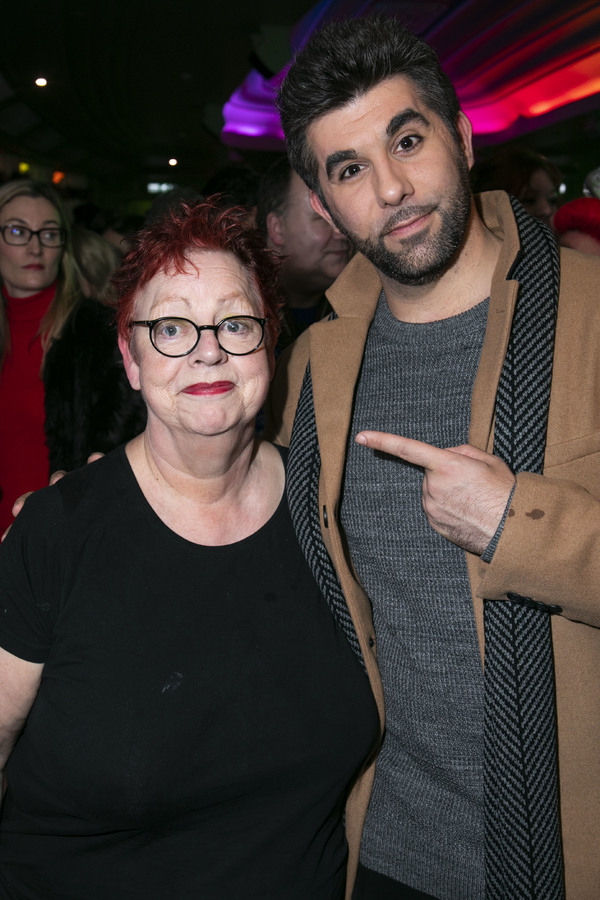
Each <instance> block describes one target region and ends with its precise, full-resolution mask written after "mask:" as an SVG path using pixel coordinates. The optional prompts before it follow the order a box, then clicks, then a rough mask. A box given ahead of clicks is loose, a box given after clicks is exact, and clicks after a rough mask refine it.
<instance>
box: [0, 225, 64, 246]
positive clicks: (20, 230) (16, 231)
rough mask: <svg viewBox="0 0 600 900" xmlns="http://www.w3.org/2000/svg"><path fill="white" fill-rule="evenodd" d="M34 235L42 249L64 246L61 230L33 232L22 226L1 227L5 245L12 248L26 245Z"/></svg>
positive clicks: (49, 229)
mask: <svg viewBox="0 0 600 900" xmlns="http://www.w3.org/2000/svg"><path fill="white" fill-rule="evenodd" d="M34 234H36V235H37V236H38V237H39V239H40V244H42V246H43V247H62V245H63V244H64V232H63V230H62V229H61V228H42V229H40V230H39V231H33V230H32V229H31V228H25V226H24V225H4V226H3V227H2V237H3V238H4V240H5V242H6V243H7V244H11V245H12V246H14V247H19V246H22V245H23V244H28V243H29V241H30V240H31V238H32V237H33V235H34Z"/></svg>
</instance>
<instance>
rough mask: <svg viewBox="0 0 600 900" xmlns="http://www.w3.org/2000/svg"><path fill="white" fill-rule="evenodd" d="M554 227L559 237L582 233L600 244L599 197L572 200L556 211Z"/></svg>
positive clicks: (553, 221)
mask: <svg viewBox="0 0 600 900" xmlns="http://www.w3.org/2000/svg"><path fill="white" fill-rule="evenodd" d="M552 225H553V226H554V230H555V232H556V233H557V234H558V235H561V234H564V233H565V231H582V232H583V233H584V234H589V236H590V237H593V238H595V239H596V240H597V241H598V242H600V200H598V199H597V197H578V198H577V200H570V201H569V202H568V203H565V205H564V206H561V207H560V209H558V210H557V211H556V213H555V214H554V219H553V220H552Z"/></svg>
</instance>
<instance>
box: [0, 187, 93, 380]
mask: <svg viewBox="0 0 600 900" xmlns="http://www.w3.org/2000/svg"><path fill="white" fill-rule="evenodd" d="M17 197H34V198H36V197H43V198H44V199H45V200H48V202H49V203H51V204H52V206H53V207H54V208H55V210H56V212H57V213H58V217H59V222H60V227H61V228H63V229H64V230H65V232H66V235H67V237H66V241H65V245H64V249H63V254H62V258H61V261H60V268H59V272H58V283H57V285H56V292H55V294H54V299H53V300H52V303H51V304H50V306H49V308H48V310H47V312H46V314H45V316H44V317H43V319H42V321H41V322H40V327H39V334H40V335H41V339H42V353H43V355H44V358H45V356H46V351H47V350H48V347H49V346H50V344H51V343H52V341H53V340H54V339H55V338H58V337H59V336H60V334H61V332H62V330H63V328H64V325H65V322H66V321H67V319H68V318H69V316H70V314H71V313H72V311H73V309H74V308H75V306H76V305H77V303H78V302H79V298H80V293H79V288H78V280H77V269H76V265H75V261H74V259H73V251H72V247H71V228H70V224H69V220H68V219H67V216H66V214H65V211H64V209H63V207H62V204H61V202H60V199H59V197H58V195H57V193H56V191H55V190H54V188H52V187H51V186H50V185H49V184H44V183H42V182H39V181H29V180H28V179H18V180H15V181H9V182H7V183H6V184H4V185H3V186H2V187H0V210H2V209H3V208H4V207H5V206H6V204H7V203H10V202H11V200H15V199H16V198H17ZM9 348H10V332H9V328H8V319H7V316H6V304H5V303H4V302H2V303H0V363H1V362H2V360H3V359H4V357H5V355H6V353H7V352H8V350H9Z"/></svg>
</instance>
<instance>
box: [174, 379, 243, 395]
mask: <svg viewBox="0 0 600 900" xmlns="http://www.w3.org/2000/svg"><path fill="white" fill-rule="evenodd" d="M232 388H233V383H232V382H231V381H199V382H198V383H197V384H190V385H188V386H187V387H186V388H184V389H183V391H182V393H183V394H192V395H193V396H195V397H203V396H204V397H212V396H215V395H217V394H226V393H227V391H230V390H231V389H232Z"/></svg>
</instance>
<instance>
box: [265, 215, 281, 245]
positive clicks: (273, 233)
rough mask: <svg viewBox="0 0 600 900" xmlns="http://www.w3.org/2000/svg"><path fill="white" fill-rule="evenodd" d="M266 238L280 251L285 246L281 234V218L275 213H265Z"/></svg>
mask: <svg viewBox="0 0 600 900" xmlns="http://www.w3.org/2000/svg"><path fill="white" fill-rule="evenodd" d="M266 225H267V237H268V239H269V243H270V244H271V245H272V246H273V247H275V248H276V249H278V250H280V249H281V248H282V247H284V246H285V238H284V234H283V218H282V216H280V215H279V214H278V213H276V212H270V213H267V220H266Z"/></svg>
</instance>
